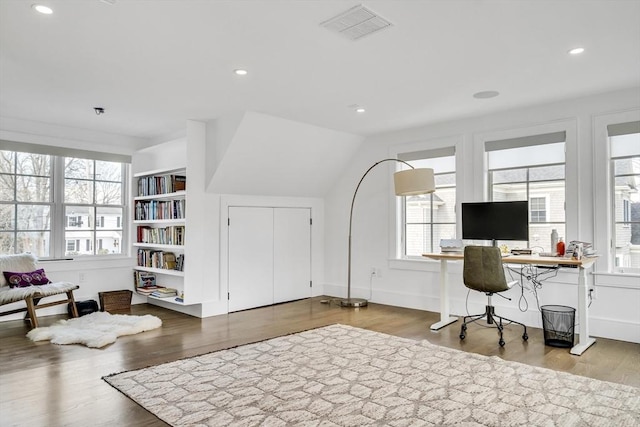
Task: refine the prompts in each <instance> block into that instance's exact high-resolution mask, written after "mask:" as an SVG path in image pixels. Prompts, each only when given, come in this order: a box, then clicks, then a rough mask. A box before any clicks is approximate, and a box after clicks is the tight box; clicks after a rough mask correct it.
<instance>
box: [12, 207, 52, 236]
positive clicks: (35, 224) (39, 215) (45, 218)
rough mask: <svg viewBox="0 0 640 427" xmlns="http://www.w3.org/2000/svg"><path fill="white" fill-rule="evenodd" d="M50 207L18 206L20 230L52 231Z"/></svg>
mask: <svg viewBox="0 0 640 427" xmlns="http://www.w3.org/2000/svg"><path fill="white" fill-rule="evenodd" d="M50 210H51V209H50V206H48V205H18V227H17V229H18V230H50V229H51V226H50V221H51V213H50Z"/></svg>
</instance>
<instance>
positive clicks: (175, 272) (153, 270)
mask: <svg viewBox="0 0 640 427" xmlns="http://www.w3.org/2000/svg"><path fill="white" fill-rule="evenodd" d="M133 269H134V270H137V271H146V272H147V273H155V274H164V275H166V276H178V277H184V271H179V270H169V269H167V268H153V267H142V266H136V267H134V268H133Z"/></svg>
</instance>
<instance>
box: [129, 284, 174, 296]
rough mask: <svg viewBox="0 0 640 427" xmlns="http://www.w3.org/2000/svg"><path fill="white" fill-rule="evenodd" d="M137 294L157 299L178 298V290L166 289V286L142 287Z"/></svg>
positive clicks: (137, 290) (137, 289)
mask: <svg viewBox="0 0 640 427" xmlns="http://www.w3.org/2000/svg"><path fill="white" fill-rule="evenodd" d="M136 292H137V293H139V294H140V295H145V296H151V297H155V298H171V297H177V296H178V290H177V289H173V288H165V287H164V286H157V285H151V286H141V287H139V288H136Z"/></svg>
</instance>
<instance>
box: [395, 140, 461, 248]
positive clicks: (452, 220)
mask: <svg viewBox="0 0 640 427" xmlns="http://www.w3.org/2000/svg"><path fill="white" fill-rule="evenodd" d="M398 158H399V159H400V160H404V161H406V162H408V163H409V164H410V165H411V166H413V167H416V168H432V169H433V171H434V178H435V184H436V191H435V192H434V193H431V194H424V195H419V196H409V197H404V201H403V206H402V218H403V224H402V242H403V245H402V246H403V251H402V255H403V256H404V257H421V256H422V254H423V253H427V252H437V251H439V247H440V239H452V238H455V236H456V212H455V206H456V171H455V149H454V148H453V147H451V148H444V149H435V150H425V151H419V152H413V153H401V154H399V155H398Z"/></svg>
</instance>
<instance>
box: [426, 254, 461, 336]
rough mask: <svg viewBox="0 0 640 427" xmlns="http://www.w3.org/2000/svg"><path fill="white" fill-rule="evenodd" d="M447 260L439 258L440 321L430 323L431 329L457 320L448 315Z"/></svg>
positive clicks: (436, 328)
mask: <svg viewBox="0 0 640 427" xmlns="http://www.w3.org/2000/svg"><path fill="white" fill-rule="evenodd" d="M447 266H448V264H447V260H446V259H441V260H440V321H439V322H436V323H434V324H433V325H431V330H432V331H437V330H438V329H440V328H443V327H445V326H447V325H450V324H452V323H453V322H456V321H457V320H458V318H457V317H450V316H449V283H448V277H449V274H448V271H447Z"/></svg>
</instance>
